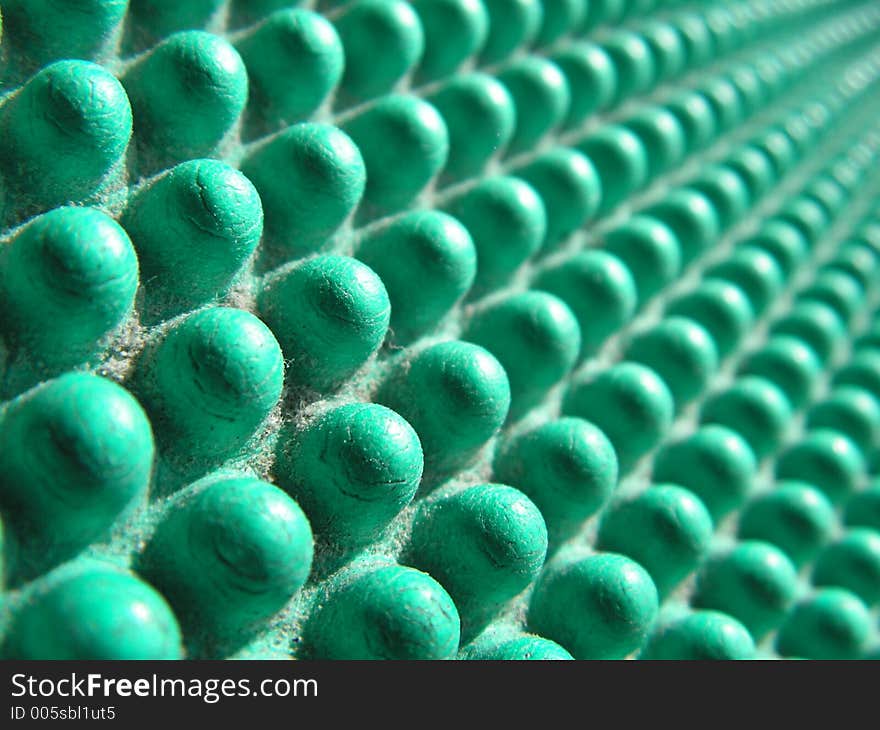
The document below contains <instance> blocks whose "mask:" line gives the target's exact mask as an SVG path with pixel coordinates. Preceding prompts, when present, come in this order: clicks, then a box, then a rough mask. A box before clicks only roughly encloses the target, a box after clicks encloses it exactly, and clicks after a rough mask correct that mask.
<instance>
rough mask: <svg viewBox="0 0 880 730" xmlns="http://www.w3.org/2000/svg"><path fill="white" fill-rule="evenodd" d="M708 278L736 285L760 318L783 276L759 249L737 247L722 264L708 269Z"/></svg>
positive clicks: (772, 261)
mask: <svg viewBox="0 0 880 730" xmlns="http://www.w3.org/2000/svg"><path fill="white" fill-rule="evenodd" d="M705 276H706V278H708V279H722V280H724V281H728V282H730V283H731V284H734V285H736V286H738V287H739V288H740V289H741V290H742V292H743V294H745V295H746V297H748V300H749V303H750V304H751V305H752V310H753V311H754V312H755V315H756V316H761V315H762V314H764V312H765V311H766V310H767V307H768V306H769V305H770V303H771V302H773V301H774V300H775V299H776V298H777V297H778V296H779V294H780V292H781V291H782V286H783V283H784V282H783V277H782V272H781V271H780V270H779V266H778V265H777V264H776V261H775V260H774V259H773V257H772V256H771V255H770V254H768V253H766V252H765V251H763V250H761V249H759V248H751V247H749V246H743V247H740V248H737V249H736V251H734V252H733V254H731V255H730V256H728V257H727V258H726V259H725V260H724V261H722V262H721V263H718V264H716V265H714V266H711V267H709V268H708V269H707V270H706V272H705Z"/></svg>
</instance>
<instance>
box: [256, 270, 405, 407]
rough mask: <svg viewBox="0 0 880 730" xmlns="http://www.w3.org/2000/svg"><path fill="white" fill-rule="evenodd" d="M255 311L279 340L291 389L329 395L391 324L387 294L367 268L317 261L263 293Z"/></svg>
mask: <svg viewBox="0 0 880 730" xmlns="http://www.w3.org/2000/svg"><path fill="white" fill-rule="evenodd" d="M257 306H258V308H259V311H260V314H261V316H262V317H263V318H264V319H265V321H266V323H267V324H268V325H269V327H270V328H272V330H273V332H274V333H275V334H276V336H277V337H278V341H279V342H280V344H281V348H282V349H283V350H284V355H285V358H286V360H287V361H288V364H287V378H288V380H289V382H290V383H292V384H296V385H302V386H306V387H309V388H313V389H315V390H328V389H330V388H332V387H334V386H336V385H339V384H340V383H341V382H342V381H344V380H345V379H347V378H349V377H351V376H352V375H353V374H354V373H355V372H356V371H357V370H359V369H360V367H361V366H362V365H363V364H364V363H365V362H366V361H367V359H368V358H369V357H370V356H371V355H372V354H373V353H374V352H375V351H376V350H377V349H378V348H379V345H381V344H382V340H383V339H385V333H386V331H387V330H388V323H389V320H390V316H391V312H390V307H391V305H390V302H389V299H388V292H387V291H386V289H385V286H384V285H383V283H382V281H381V279H379V277H378V276H377V275H376V273H375V272H374V271H373V270H372V269H370V268H369V267H368V266H366V265H365V264H362V263H361V262H360V261H357V260H356V259H353V258H349V257H347V256H318V257H316V258H312V259H309V260H307V261H306V262H305V263H303V264H301V265H299V266H296V267H295V268H293V269H291V270H289V271H287V272H286V273H284V274H283V275H282V276H280V277H279V278H278V279H276V280H275V281H273V282H272V283H271V284H270V285H269V286H268V287H267V288H265V289H264V290H263V291H262V292H261V294H260V296H259V298H258V300H257Z"/></svg>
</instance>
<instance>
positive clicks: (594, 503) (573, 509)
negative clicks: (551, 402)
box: [493, 418, 617, 542]
mask: <svg viewBox="0 0 880 730" xmlns="http://www.w3.org/2000/svg"><path fill="white" fill-rule="evenodd" d="M493 474H494V475H495V477H496V478H497V479H498V480H499V481H502V482H505V483H507V484H515V485H516V487H517V489H520V490H521V491H523V492H524V493H525V494H526V495H528V497H529V499H531V500H532V501H533V502H534V503H535V504H536V505H537V506H538V509H540V510H541V514H542V515H543V516H544V519H545V520H546V522H547V528H548V530H549V532H550V538H551V541H553V542H556V541H558V540H561V539H564V538H565V537H567V536H568V535H569V534H571V533H572V532H573V531H574V530H575V529H576V528H577V527H578V526H579V525H580V524H581V523H582V522H583V521H584V520H586V519H587V518H588V517H589V516H590V515H592V514H595V513H596V512H597V511H598V510H599V509H600V508H601V507H602V505H604V504H605V502H607V501H608V498H609V497H610V496H611V494H612V492H613V491H614V488H615V487H616V486H617V455H616V454H615V453H614V447H613V446H612V445H611V442H610V441H609V440H608V438H607V437H606V436H605V434H604V433H602V432H601V431H600V430H599V429H598V428H596V427H595V426H594V425H593V424H591V423H589V422H588V421H584V420H582V419H580V418H560V419H558V420H555V421H550V422H549V423H545V424H544V425H542V426H538V427H537V428H533V429H531V430H529V431H526V432H524V433H522V434H519V435H517V436H515V437H514V438H512V439H511V440H510V441H509V442H506V443H503V444H502V447H501V448H500V449H499V451H498V453H497V454H496V456H495V462H494V465H493Z"/></svg>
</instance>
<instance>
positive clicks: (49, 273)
mask: <svg viewBox="0 0 880 730" xmlns="http://www.w3.org/2000/svg"><path fill="white" fill-rule="evenodd" d="M137 285H138V261H137V257H136V256H135V252H134V249H133V248H132V245H131V241H130V240H129V238H128V236H127V235H126V233H125V231H124V230H123V229H122V228H121V227H120V226H119V225H118V224H117V223H116V222H115V221H114V220H113V219H112V218H110V217H108V216H107V215H105V214H104V213H101V212H100V211H98V210H95V209H94V208H73V207H70V208H57V209H55V210H53V211H51V212H49V213H46V214H44V215H42V216H39V217H38V218H36V219H34V220H33V221H32V222H31V223H29V224H28V225H27V226H26V227H25V228H23V229H22V230H21V231H20V232H19V233H18V234H17V235H16V236H15V237H14V238H13V239H12V241H11V242H10V243H9V244H7V245H6V247H5V252H4V257H3V258H2V260H0V301H2V308H3V319H4V322H3V327H4V329H5V337H6V339H7V344H8V345H9V346H10V347H11V348H17V347H20V348H22V349H23V350H25V351H26V352H27V353H28V355H27V357H28V358H29V359H32V361H34V362H37V363H42V365H43V366H45V367H46V368H47V369H48V370H49V371H52V373H51V374H54V373H55V372H58V371H59V370H60V369H62V368H66V367H70V366H72V365H75V364H78V363H80V362H82V361H83V360H85V359H87V358H88V357H90V356H91V355H93V354H94V353H95V350H96V349H97V348H98V346H99V343H100V340H101V339H102V338H103V337H104V336H105V335H107V334H109V333H110V332H112V331H113V330H114V329H115V328H116V327H118V326H119V325H120V324H122V323H123V322H124V321H125V320H126V319H127V317H128V316H129V314H130V312H131V307H132V304H133V302H134V296H135V292H136V290H137Z"/></svg>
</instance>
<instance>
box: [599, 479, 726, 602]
mask: <svg viewBox="0 0 880 730" xmlns="http://www.w3.org/2000/svg"><path fill="white" fill-rule="evenodd" d="M712 530H713V524H712V518H711V517H710V515H709V512H708V511H707V510H706V508H705V506H704V505H703V503H702V502H701V501H700V499H699V497H697V496H696V495H695V494H693V493H692V492H690V491H688V490H687V489H684V488H683V487H679V486H676V485H674V484H656V485H654V486H652V487H651V488H650V489H646V490H645V491H644V492H642V493H641V494H639V495H638V496H636V497H631V498H626V499H624V500H621V501H617V502H614V503H612V504H611V505H610V506H609V508H608V509H607V510H606V511H604V512H603V516H602V521H601V523H600V526H599V534H598V538H597V541H596V546H597V547H598V548H599V549H600V550H603V551H607V552H614V553H620V554H622V555H626V556H627V557H630V558H632V559H633V560H635V561H637V562H638V563H639V565H641V566H642V567H643V568H645V570H647V571H648V573H650V575H651V578H652V579H653V581H654V584H655V585H656V587H657V592H658V593H659V594H660V596H661V598H662V597H665V596H666V595H667V594H668V593H669V592H670V591H671V590H672V589H673V588H674V587H675V586H676V585H678V584H679V583H680V582H681V581H682V580H684V578H686V577H687V576H688V575H689V574H690V573H691V572H693V571H694V570H695V569H696V567H697V565H698V564H699V563H700V561H701V560H702V559H703V557H704V555H705V554H706V552H707V551H708V549H709V545H710V543H711V540H712Z"/></svg>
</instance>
